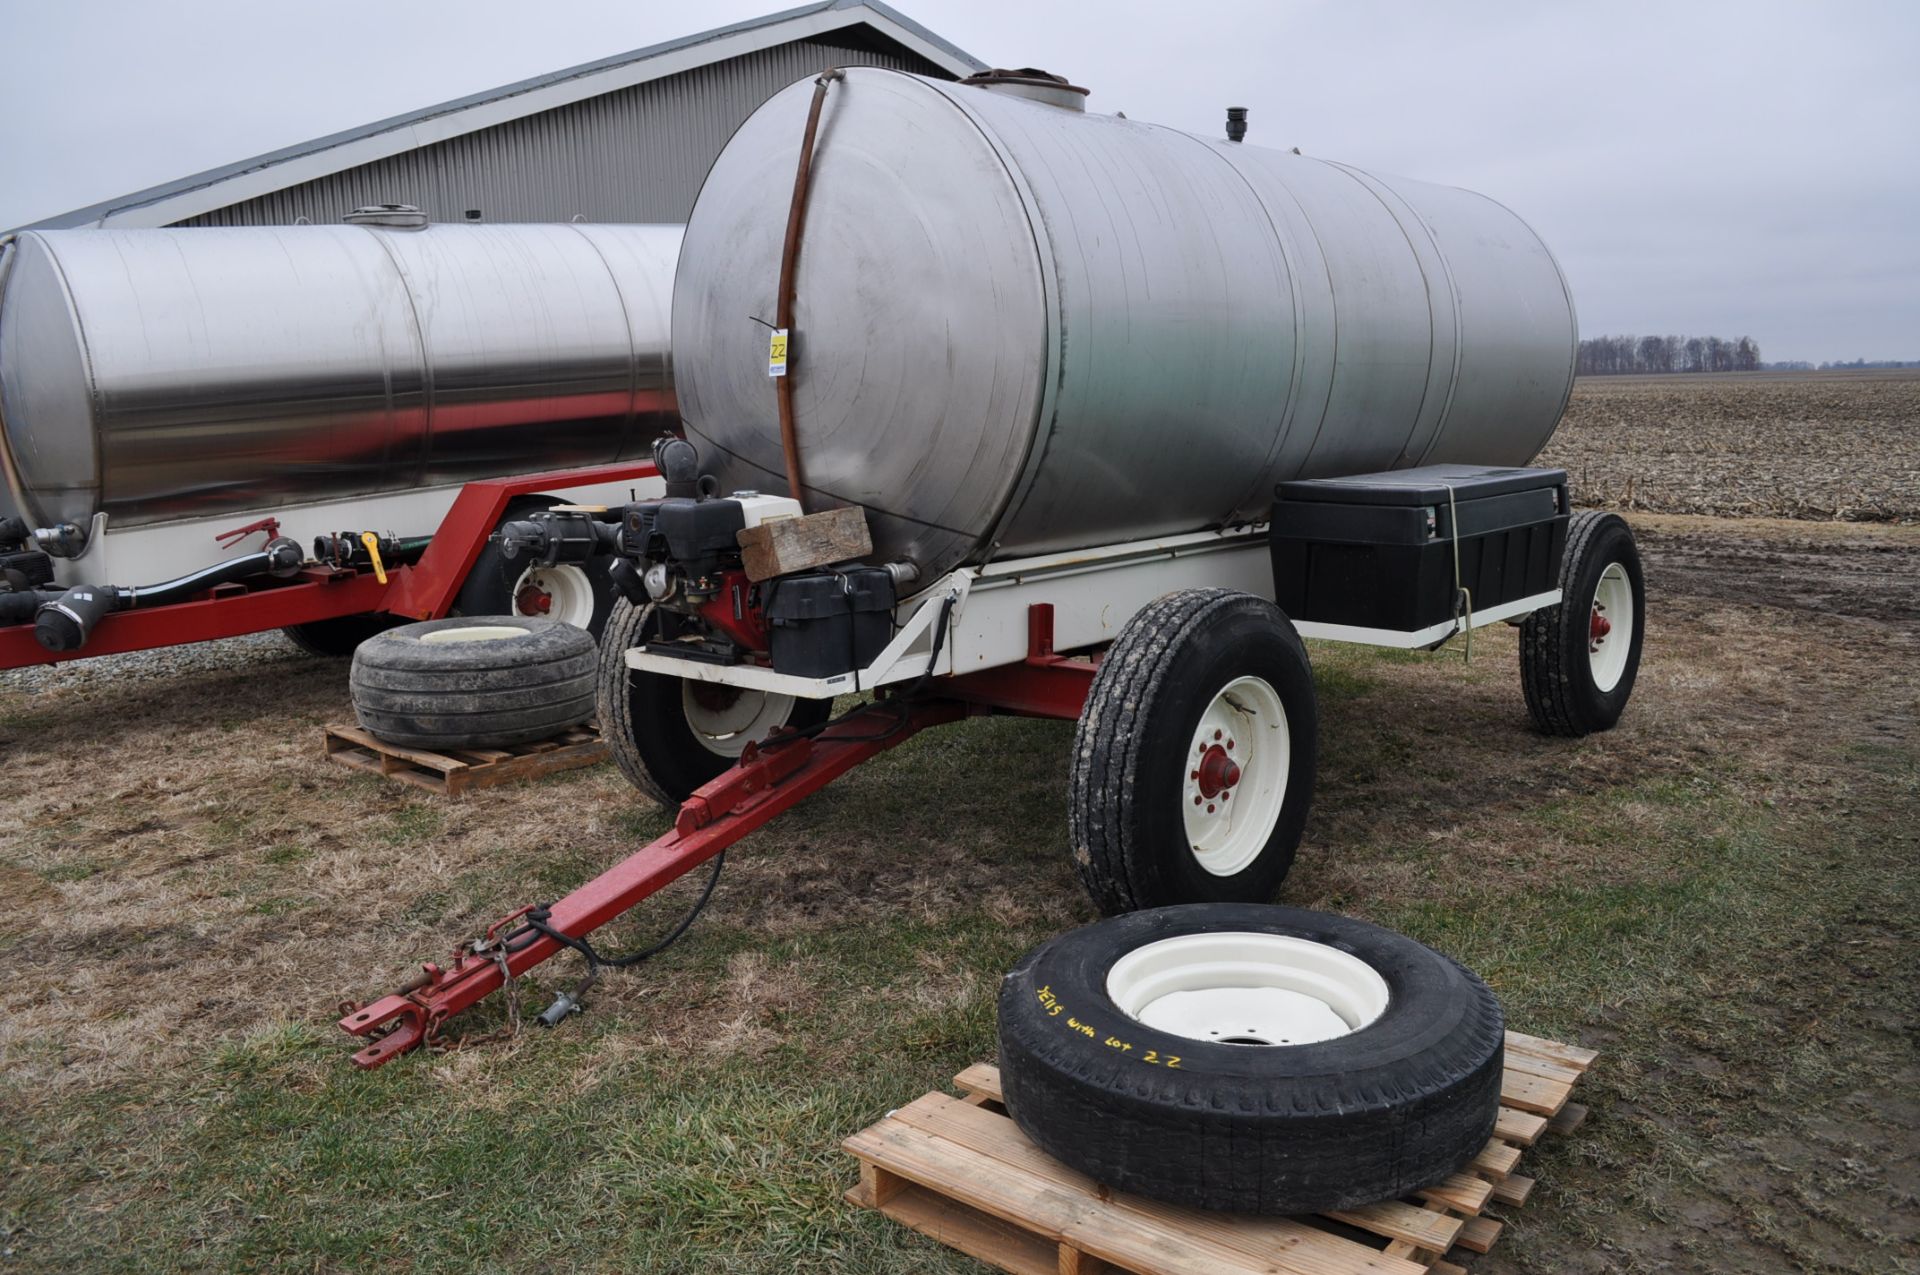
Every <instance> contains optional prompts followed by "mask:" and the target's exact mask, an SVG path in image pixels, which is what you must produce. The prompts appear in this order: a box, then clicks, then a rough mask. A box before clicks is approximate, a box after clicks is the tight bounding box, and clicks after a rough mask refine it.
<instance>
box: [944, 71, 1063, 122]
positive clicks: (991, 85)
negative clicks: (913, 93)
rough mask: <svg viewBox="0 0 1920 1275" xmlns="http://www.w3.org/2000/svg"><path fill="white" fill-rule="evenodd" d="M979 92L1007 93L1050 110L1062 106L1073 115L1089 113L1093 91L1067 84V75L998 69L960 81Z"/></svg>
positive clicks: (979, 73) (981, 72)
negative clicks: (1075, 112) (986, 90)
mask: <svg viewBox="0 0 1920 1275" xmlns="http://www.w3.org/2000/svg"><path fill="white" fill-rule="evenodd" d="M960 82H961V83H962V84H966V85H970V86H971V87H973V88H978V89H991V90H992V91H994V92H996V93H1005V94H1007V95H1008V96H1010V97H1024V98H1027V99H1029V100H1030V101H1034V102H1045V103H1046V104H1047V105H1048V106H1059V107H1063V108H1065V109H1066V110H1069V111H1084V110H1086V109H1087V94H1088V93H1089V92H1091V90H1089V89H1083V88H1081V87H1080V86H1079V85H1077V84H1069V83H1067V79H1066V77H1065V76H1063V75H1055V74H1053V73H1052V72H1051V71H1042V70H1041V69H1040V68H1038V67H1033V66H1023V67H1017V68H1015V69H1013V70H1008V69H1007V68H1006V67H1000V66H996V67H994V68H992V69H991V70H986V71H976V72H974V73H973V74H972V75H969V76H968V77H967V78H966V79H964V80H962V81H960Z"/></svg>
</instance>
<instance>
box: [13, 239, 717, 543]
mask: <svg viewBox="0 0 1920 1275" xmlns="http://www.w3.org/2000/svg"><path fill="white" fill-rule="evenodd" d="M679 246H680V228H679V227H678V226H597V225H596V226H589V225H500V226H446V227H432V228H427V229H390V228H384V227H373V226H357V225H356V226H282V227H248V228H244V229H183V230H119V231H116V230H71V231H47V232H29V233H25V234H22V235H20V236H19V238H18V240H17V241H15V242H14V243H13V244H11V245H9V246H8V248H7V249H6V253H7V255H6V260H5V262H4V264H0V270H4V272H5V281H4V292H3V293H0V413H4V421H3V422H0V444H4V446H3V447H0V458H4V460H5V463H6V468H7V477H8V480H9V486H10V487H11V488H12V490H13V493H14V494H15V496H16V497H17V498H18V500H19V503H20V505H21V506H22V509H23V511H24V512H25V513H26V514H27V516H28V517H29V518H30V519H31V520H32V521H33V522H34V523H35V524H36V525H41V526H50V525H53V524H55V523H60V522H71V523H75V524H77V525H79V526H81V527H85V526H86V525H87V523H88V521H89V519H90V518H91V516H92V514H94V513H95V512H97V511H98V512H105V513H106V514H108V515H109V517H110V519H111V520H112V525H114V526H122V527H123V526H137V525H140V524H143V523H150V522H157V521H163V520H167V519H173V518H181V517H191V516H198V515H210V514H218V513H222V512H224V511H228V510H234V511H240V510H254V509H270V508H272V507H274V506H277V505H283V504H290V503H296V502H301V501H313V500H323V499H337V498H343V497H351V496H356V495H370V494H374V493H381V492H392V491H398V490H404V489H407V488H411V487H421V486H432V485H438V484H443V483H454V482H460V481H464V480H467V479H472V478H480V477H488V476H497V475H503V474H513V473H530V472H534V471H538V470H545V469H563V468H566V467H569V466H574V465H584V464H595V463H601V462H609V461H614V460H618V459H622V458H625V457H634V456H644V455H645V454H646V452H647V449H648V447H649V445H650V444H651V443H652V442H653V440H654V439H655V438H656V437H658V436H659V435H660V434H661V433H664V432H666V431H667V430H668V429H670V428H672V427H673V425H674V424H675V421H676V417H675V414H674V401H673V389H672V380H671V375H670V368H669V361H668V326H667V324H668V309H669V303H670V298H671V295H672V284H673V267H674V261H675V257H676V255H677V253H678V251H679Z"/></svg>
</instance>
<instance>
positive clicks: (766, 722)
mask: <svg viewBox="0 0 1920 1275" xmlns="http://www.w3.org/2000/svg"><path fill="white" fill-rule="evenodd" d="M680 703H681V706H682V707H683V708H684V709H685V710H686V714H687V725H688V726H689V727H691V728H692V729H693V737H694V738H695V739H697V740H699V741H700V746H701V747H702V748H705V749H706V750H707V751H708V752H710V753H717V754H719V755H720V756H722V757H738V756H739V755H740V754H741V753H743V752H745V751H746V750H747V745H748V744H757V743H759V742H760V741H761V740H763V739H765V738H766V737H767V735H768V734H769V733H770V732H771V731H772V730H773V728H774V727H776V726H784V725H786V724H787V719H788V718H789V717H791V716H792V715H793V696H791V695H770V694H768V693H767V692H766V691H748V690H741V689H740V688H738V687H734V686H720V685H717V684H714V683H708V682H693V681H682V682H681V683H680Z"/></svg>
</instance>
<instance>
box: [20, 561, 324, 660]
mask: <svg viewBox="0 0 1920 1275" xmlns="http://www.w3.org/2000/svg"><path fill="white" fill-rule="evenodd" d="M303 559H304V555H302V553H301V552H300V546H299V545H297V544H295V543H294V542H293V541H291V540H288V539H287V538H286V537H284V536H282V537H280V538H279V539H277V540H272V541H269V542H268V544H267V547H266V548H264V549H262V550H260V551H259V552H258V553H246V554H241V555H240V556H239V557H237V558H229V559H227V560H226V561H225V562H216V563H214V564H213V565H212V566H210V567H202V568H201V569H200V570H198V571H190V572H188V573H187V574H186V575H183V576H180V577H179V578H178V579H174V580H168V581H165V582H164V583H161V584H150V585H144V586H142V587H140V588H136V589H127V588H121V587H119V586H117V585H92V584H76V585H74V586H73V587H72V588H71V589H68V590H67V591H66V592H64V593H60V594H55V595H52V596H50V597H47V598H46V600H44V601H42V602H41V603H40V605H39V606H38V607H37V608H36V610H35V612H34V624H33V636H34V638H35V640H37V641H38V642H39V643H40V645H41V646H43V647H45V648H46V649H47V650H49V651H77V650H79V649H80V648H81V647H83V646H85V645H86V644H87V638H88V637H90V636H91V635H92V633H93V630H94V626H95V625H97V624H99V623H100V621H101V620H102V619H103V618H104V617H106V616H107V615H109V614H111V613H112V612H115V611H124V610H127V609H128V608H130V607H142V606H165V605H167V604H168V603H170V602H184V601H185V600H186V599H188V598H190V597H193V596H194V595H195V594H197V593H205V592H206V591H207V590H208V589H211V588H213V587H214V586H215V585H220V584H233V583H236V582H238V581H241V580H248V579H252V578H253V577H255V576H263V575H272V576H283V577H284V576H290V575H292V574H293V573H295V572H296V571H298V570H299V569H300V564H301V562H302V561H303Z"/></svg>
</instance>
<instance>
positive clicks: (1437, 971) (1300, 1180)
mask: <svg viewBox="0 0 1920 1275" xmlns="http://www.w3.org/2000/svg"><path fill="white" fill-rule="evenodd" d="M999 1012H1000V1078H1001V1084H1002V1087H1003V1089H1004V1091H1005V1095H1006V1104H1007V1112H1008V1114H1009V1115H1010V1116H1012V1117H1013V1119H1014V1121H1015V1123H1017V1124H1018V1125H1019V1126H1020V1127H1021V1129H1022V1130H1023V1131H1025V1133H1026V1134H1027V1136H1028V1137H1029V1138H1031V1139H1033V1141H1034V1142H1035V1143H1036V1144H1037V1145H1038V1146H1040V1147H1041V1148H1042V1149H1043V1150H1045V1151H1047V1152H1048V1153H1049V1154H1051V1155H1052V1156H1053V1157H1054V1158H1055V1159H1057V1160H1059V1161H1061V1162H1062V1163H1064V1164H1067V1165H1070V1166H1072V1167H1073V1168H1076V1169H1079V1170H1080V1171H1081V1172H1083V1173H1085V1174H1087V1175H1088V1176H1090V1177H1092V1178H1093V1179H1095V1180H1096V1181H1098V1182H1101V1183H1104V1184H1106V1185H1108V1186H1112V1187H1115V1188H1117V1189H1120V1190H1124V1191H1131V1192H1134V1193H1136V1194H1140V1195H1145V1196H1148V1197H1150V1198H1153V1199H1158V1200H1165V1201H1167V1202H1168V1203H1172V1204H1184V1205H1188V1206H1191V1207H1195V1208H1204V1209H1224V1210H1231V1211H1234V1212H1244V1213H1265V1214H1292V1213H1318V1212H1326V1211H1329V1210H1337V1209H1347V1208H1355V1207H1358V1206H1360V1205H1363V1204H1370V1203H1374V1202H1376V1201H1380V1200H1388V1199H1396V1198H1400V1197H1402V1196H1406V1195H1410V1194H1412V1193H1413V1192H1415V1191H1417V1190H1419V1189H1420V1188H1422V1187H1428V1186H1432V1185H1434V1184H1435V1183H1438V1182H1440V1181H1442V1180H1444V1179H1445V1178H1446V1177H1447V1176H1448V1175H1450V1174H1452V1173H1455V1172H1458V1171H1459V1170H1460V1169H1462V1168H1463V1167H1464V1166H1465V1165H1466V1164H1467V1163H1468V1162H1469V1161H1471V1160H1472V1159H1473V1158H1474V1156H1476V1155H1477V1154H1478V1153H1479V1152H1480V1150H1481V1149H1482V1148H1483V1147H1485V1146H1486V1143H1487V1139H1488V1138H1489V1137H1490V1136H1491V1135H1492V1133H1493V1126H1494V1121H1495V1119H1496V1118H1497V1117H1498V1115H1499V1110H1500V1084H1501V1072H1502V1067H1503V1061H1504V1040H1505V1025H1504V1022H1503V1020H1502V1017H1501V1012H1500V1005H1499V1002H1498V1001H1496V1000H1495V999H1494V996H1493V993H1492V992H1491V991H1489V990H1488V988H1487V985H1486V984H1485V983H1483V982H1481V980H1480V979H1479V978H1478V977H1476V976H1475V975H1474V974H1473V973H1472V971H1470V970H1468V969H1467V968H1466V967H1465V966H1463V965H1460V964H1459V963H1458V962H1456V961H1454V960H1452V959H1450V958H1449V957H1446V956H1443V955H1441V954H1440V953H1438V952H1435V951H1434V950H1432V949H1431V948H1428V947H1425V946H1423V945H1421V944H1419V943H1416V942H1415V941H1414V940H1412V939H1409V938H1406V937H1404V936H1402V935H1399V934H1395V933H1393V932H1391V931H1389V930H1384V929H1381V928H1380V927H1378V926H1375V925H1369V924H1367V923H1365V922H1363V921H1356V920H1352V919H1350V918H1347V917H1339V916H1332V915H1329V914H1327V913H1322V912H1308V911H1304V910H1301V909H1298V908H1286V907H1270V906H1265V905H1259V904H1191V905H1186V906H1181V907H1167V908H1155V909H1152V910H1149V911H1145V912H1133V913H1129V914H1127V915H1125V916H1120V917H1114V918H1112V919H1110V920H1106V921H1101V922H1098V923H1096V924H1094V925H1090V926H1086V927H1084V928H1082V929H1078V930H1074V931H1071V932H1069V933H1067V934H1064V935H1061V936H1060V937H1059V938H1056V939H1052V940H1050V941H1049V942H1046V943H1043V944H1041V945H1040V946H1039V947H1038V948H1035V949H1034V950H1033V951H1032V952H1029V953H1028V954H1027V955H1026V956H1025V957H1024V958H1023V959H1022V960H1021V961H1020V963H1019V964H1018V965H1016V966H1015V967H1014V968H1013V970H1012V972H1011V973H1009V974H1008V975H1007V977H1006V979H1005V981H1004V982H1003V983H1002V985H1001V990H1000V1005H999Z"/></svg>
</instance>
